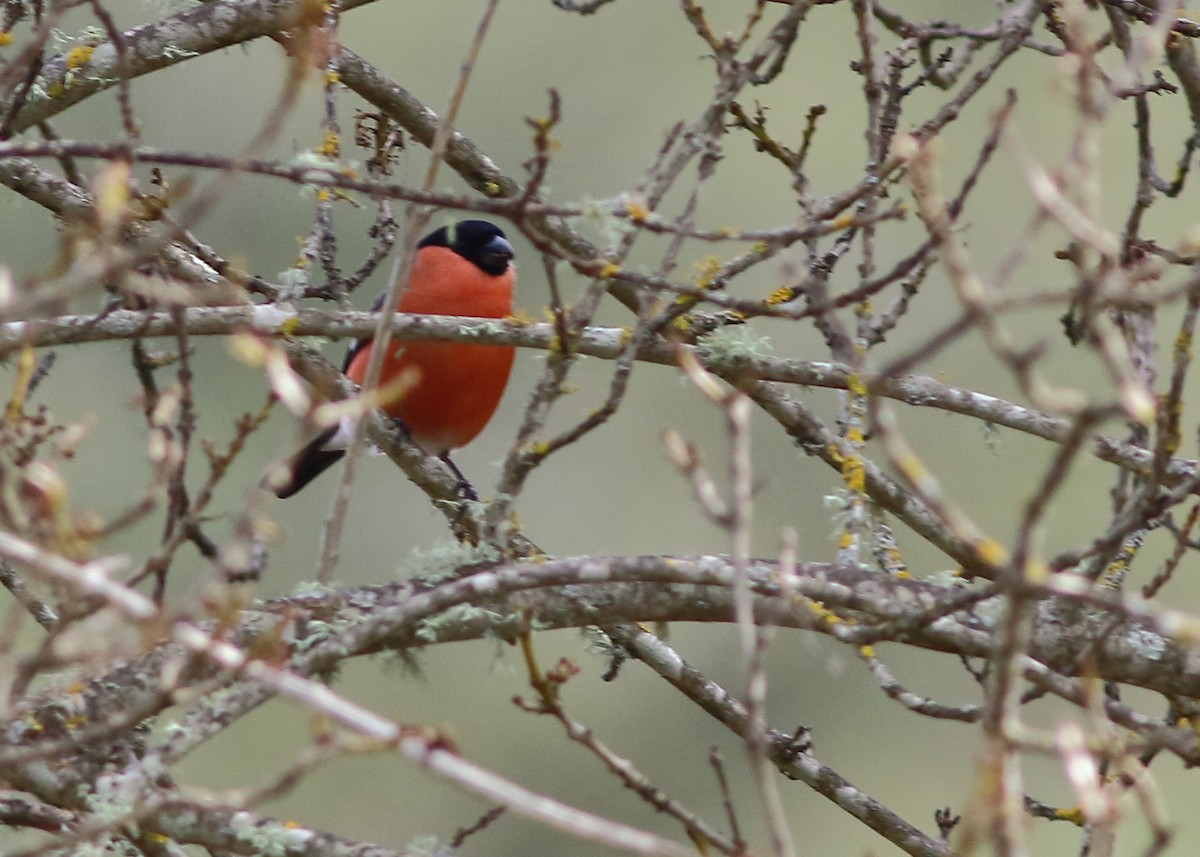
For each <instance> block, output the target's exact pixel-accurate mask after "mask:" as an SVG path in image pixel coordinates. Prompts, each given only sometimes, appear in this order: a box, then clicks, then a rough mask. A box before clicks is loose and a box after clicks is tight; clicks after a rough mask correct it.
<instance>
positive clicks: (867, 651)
mask: <svg viewBox="0 0 1200 857" xmlns="http://www.w3.org/2000/svg"><path fill="white" fill-rule="evenodd" d="M858 653H859V654H860V655H862V656H863V657H864V658H873V657H875V647H874V646H859V647H858Z"/></svg>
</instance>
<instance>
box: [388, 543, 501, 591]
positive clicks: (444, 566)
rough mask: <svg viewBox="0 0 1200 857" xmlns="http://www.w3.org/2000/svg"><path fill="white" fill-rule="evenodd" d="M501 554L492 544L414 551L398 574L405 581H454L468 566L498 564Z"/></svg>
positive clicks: (435, 546) (462, 545)
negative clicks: (413, 578) (413, 579)
mask: <svg viewBox="0 0 1200 857" xmlns="http://www.w3.org/2000/svg"><path fill="white" fill-rule="evenodd" d="M499 559H500V552H499V551H498V550H496V548H495V546H493V545H489V544H482V545H478V546H475V545H469V544H463V543H462V542H446V543H442V544H439V545H434V546H433V547H431V548H429V549H428V550H420V549H414V550H413V552H412V553H411V554H409V556H408V558H407V559H406V560H404V562H402V563H400V567H399V568H397V569H396V574H397V575H399V576H400V577H403V578H409V577H420V578H422V579H424V580H428V581H430V582H437V581H439V580H445V579H446V578H449V577H454V576H455V575H456V574H457V573H458V571H459V569H461V568H463V567H464V566H472V565H482V564H484V563H491V562H496V561H497V560H499Z"/></svg>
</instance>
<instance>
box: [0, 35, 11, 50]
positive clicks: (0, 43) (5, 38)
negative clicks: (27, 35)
mask: <svg viewBox="0 0 1200 857" xmlns="http://www.w3.org/2000/svg"><path fill="white" fill-rule="evenodd" d="M11 44H12V33H0V48H2V47H4V46H5V45H11Z"/></svg>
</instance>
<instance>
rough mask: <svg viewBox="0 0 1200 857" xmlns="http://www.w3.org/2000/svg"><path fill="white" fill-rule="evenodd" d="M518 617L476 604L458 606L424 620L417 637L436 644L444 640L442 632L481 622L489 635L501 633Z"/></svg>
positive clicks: (417, 630)
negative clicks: (458, 626)
mask: <svg viewBox="0 0 1200 857" xmlns="http://www.w3.org/2000/svg"><path fill="white" fill-rule="evenodd" d="M517 618H518V617H516V616H513V615H509V616H506V615H504V614H503V613H497V612H496V611H495V610H488V609H486V608H483V607H478V606H476V605H474V604H458V605H456V606H454V607H451V608H449V609H448V610H444V611H442V612H441V613H439V614H437V615H436V616H430V617H429V618H428V619H422V620H421V623H420V625H418V626H417V629H416V631H415V632H414V633H415V636H416V637H417V639H419V640H422V641H424V642H426V643H436V642H438V641H439V640H441V639H442V632H443V631H444V630H445V629H447V628H451V627H453V626H456V625H463V624H468V623H470V624H473V623H477V622H480V621H483V622H486V623H487V625H488V633H489V634H496V633H499V629H501V628H503V627H504V626H506V625H510V624H512V623H514V622H516V621H517Z"/></svg>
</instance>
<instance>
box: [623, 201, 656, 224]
mask: <svg viewBox="0 0 1200 857" xmlns="http://www.w3.org/2000/svg"><path fill="white" fill-rule="evenodd" d="M625 213H626V214H628V215H629V219H630V220H632V221H633V222H634V223H642V222H644V221H645V220H646V218H647V217H649V216H650V211H649V209H647V208H646V206H645V204H643V203H642V201H641V200H637V199H627V200H625Z"/></svg>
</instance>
